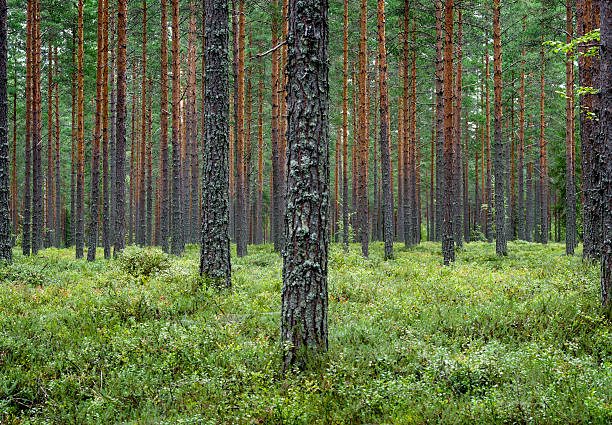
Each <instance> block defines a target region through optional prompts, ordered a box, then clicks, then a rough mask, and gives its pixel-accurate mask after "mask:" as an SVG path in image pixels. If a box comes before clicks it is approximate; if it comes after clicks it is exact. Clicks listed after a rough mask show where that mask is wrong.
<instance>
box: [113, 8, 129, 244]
mask: <svg viewBox="0 0 612 425" xmlns="http://www.w3.org/2000/svg"><path fill="white" fill-rule="evenodd" d="M126 29H127V0H117V130H116V133H117V141H116V148H115V149H116V158H115V160H116V162H115V170H116V173H117V177H116V181H115V205H116V211H115V229H114V236H115V249H114V254H115V256H117V254H119V252H120V251H121V250H122V249H123V248H124V247H125V124H126V112H127V111H126V89H127V75H126V69H125V68H126V58H127V49H126V47H127V39H126Z"/></svg>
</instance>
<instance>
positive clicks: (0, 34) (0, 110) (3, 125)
mask: <svg viewBox="0 0 612 425" xmlns="http://www.w3.org/2000/svg"><path fill="white" fill-rule="evenodd" d="M6 18H7V7H6V0H0V260H2V261H6V262H9V263H10V262H11V261H12V260H13V253H12V250H11V248H12V235H11V208H10V200H9V198H10V196H9V191H10V189H9V174H10V172H9V144H8V106H7V87H6V86H7V78H6V63H7V56H8V54H7V53H8V52H7V35H8V31H7V24H6Z"/></svg>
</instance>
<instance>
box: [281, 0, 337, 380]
mask: <svg viewBox="0 0 612 425" xmlns="http://www.w3.org/2000/svg"><path fill="white" fill-rule="evenodd" d="M327 15H328V1H327V0H303V1H296V0H291V1H290V2H289V37H288V64H287V74H288V84H287V100H288V102H287V107H288V129H287V136H288V158H287V164H288V173H287V204H286V205H287V210H286V215H285V228H286V230H285V240H286V245H285V250H284V254H283V257H284V264H283V289H282V311H281V340H282V343H283V346H284V353H283V366H284V369H285V370H287V369H288V368H290V367H292V366H294V365H296V366H302V365H304V364H305V362H306V361H307V359H308V357H309V356H310V355H312V354H314V353H317V352H321V351H325V350H327V345H328V340H327V305H328V300H327V255H328V246H329V235H328V232H327V230H326V229H327V225H328V221H329V217H328V214H329V144H328V120H329V116H328V112H329V97H328V96H329V95H328V93H329V83H328V69H329V64H328V53H327V49H328V31H329V30H328V22H327Z"/></svg>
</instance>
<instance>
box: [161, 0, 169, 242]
mask: <svg viewBox="0 0 612 425" xmlns="http://www.w3.org/2000/svg"><path fill="white" fill-rule="evenodd" d="M167 10H168V5H167V0H161V84H160V85H161V102H160V103H161V108H160V109H161V110H160V114H161V116H160V128H161V129H160V136H159V151H160V181H161V190H160V200H161V211H160V226H161V230H160V241H159V244H160V245H161V247H162V250H163V251H164V252H169V251H170V245H169V240H168V239H169V237H170V193H169V192H170V179H169V174H170V173H169V170H168V19H167V13H168V12H167Z"/></svg>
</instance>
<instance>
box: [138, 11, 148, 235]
mask: <svg viewBox="0 0 612 425" xmlns="http://www.w3.org/2000/svg"><path fill="white" fill-rule="evenodd" d="M141 66H142V75H141V78H142V79H141V87H140V89H141V100H140V103H141V105H140V109H141V110H140V112H141V114H140V140H136V143H139V142H140V148H139V149H138V158H137V161H138V177H137V182H138V196H137V199H138V203H137V214H136V216H137V217H138V220H137V222H136V226H137V231H136V235H137V239H136V243H137V244H138V245H140V246H144V245H145V242H146V231H147V230H146V150H147V148H146V146H147V0H143V2H142V63H141Z"/></svg>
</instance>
